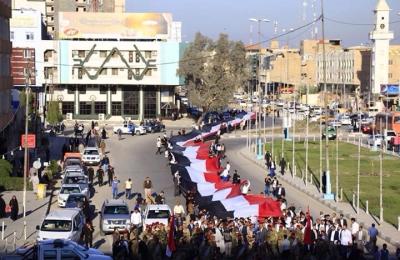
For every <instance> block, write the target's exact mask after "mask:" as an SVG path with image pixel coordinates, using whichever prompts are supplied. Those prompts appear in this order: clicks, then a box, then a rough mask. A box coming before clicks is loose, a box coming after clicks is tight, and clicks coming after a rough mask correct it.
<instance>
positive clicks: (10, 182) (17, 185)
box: [0, 159, 32, 192]
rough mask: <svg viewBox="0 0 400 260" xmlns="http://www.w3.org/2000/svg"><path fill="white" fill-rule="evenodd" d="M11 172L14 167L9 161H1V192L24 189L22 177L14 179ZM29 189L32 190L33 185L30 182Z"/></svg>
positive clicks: (28, 183)
mask: <svg viewBox="0 0 400 260" xmlns="http://www.w3.org/2000/svg"><path fill="white" fill-rule="evenodd" d="M11 172H12V165H11V164H10V163H9V162H8V161H6V160H3V159H0V192H3V191H20V190H23V189H24V179H23V178H22V177H12V176H11ZM27 189H28V190H31V189H32V185H31V183H30V182H29V181H28V180H27Z"/></svg>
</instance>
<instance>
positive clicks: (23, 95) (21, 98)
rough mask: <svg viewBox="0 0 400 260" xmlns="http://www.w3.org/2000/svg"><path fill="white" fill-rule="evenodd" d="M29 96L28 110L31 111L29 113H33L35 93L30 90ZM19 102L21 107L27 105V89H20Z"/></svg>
mask: <svg viewBox="0 0 400 260" xmlns="http://www.w3.org/2000/svg"><path fill="white" fill-rule="evenodd" d="M28 97H29V99H28V106H29V109H28V111H29V114H31V113H32V111H33V94H32V93H31V92H29V94H28ZM19 104H20V106H21V107H25V105H26V93H25V91H20V92H19Z"/></svg>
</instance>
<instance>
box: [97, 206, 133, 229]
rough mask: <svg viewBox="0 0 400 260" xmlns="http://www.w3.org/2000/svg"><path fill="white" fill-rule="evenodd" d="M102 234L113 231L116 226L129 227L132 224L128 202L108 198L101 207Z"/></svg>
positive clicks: (118, 227)
mask: <svg viewBox="0 0 400 260" xmlns="http://www.w3.org/2000/svg"><path fill="white" fill-rule="evenodd" d="M99 214H100V225H99V226H100V234H101V235H104V234H105V233H109V232H113V231H114V228H117V229H122V230H125V229H129V228H130V225H131V212H130V211H129V206H128V204H127V203H126V202H125V201H124V200H121V199H118V200H106V201H104V203H103V206H102V207H101V211H100V212H99Z"/></svg>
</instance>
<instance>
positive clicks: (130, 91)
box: [42, 40, 181, 120]
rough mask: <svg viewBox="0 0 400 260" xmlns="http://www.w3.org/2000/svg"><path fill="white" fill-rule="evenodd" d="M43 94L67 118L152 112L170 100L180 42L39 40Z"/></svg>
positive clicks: (140, 115)
mask: <svg viewBox="0 0 400 260" xmlns="http://www.w3.org/2000/svg"><path fill="white" fill-rule="evenodd" d="M43 45H44V46H46V47H45V49H43V50H42V51H43V57H44V60H43V62H44V67H43V71H44V74H43V76H44V78H43V81H44V82H43V85H44V88H45V89H46V90H47V91H46V93H47V98H46V99H47V100H48V101H49V100H53V101H59V102H60V104H61V109H62V113H63V114H64V115H66V116H67V117H68V118H69V117H73V118H90V119H98V118H99V114H101V115H100V118H102V117H106V118H109V117H111V116H115V117H118V118H121V117H122V118H126V117H129V118H131V119H133V120H138V119H144V118H146V119H147V118H156V117H159V116H161V115H162V114H163V111H161V109H162V107H163V106H164V105H165V104H167V103H173V102H174V90H175V87H176V86H179V85H180V84H181V82H180V78H179V77H178V76H177V75H176V71H177V69H178V64H179V63H178V62H177V61H179V58H180V53H181V52H180V48H181V44H180V43H178V42H140V41H138V42H132V41H124V42H121V41H119V42H117V41H67V40H63V41H43Z"/></svg>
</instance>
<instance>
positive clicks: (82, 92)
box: [78, 86, 86, 94]
mask: <svg viewBox="0 0 400 260" xmlns="http://www.w3.org/2000/svg"><path fill="white" fill-rule="evenodd" d="M78 91H79V94H86V87H85V86H79V87H78Z"/></svg>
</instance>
